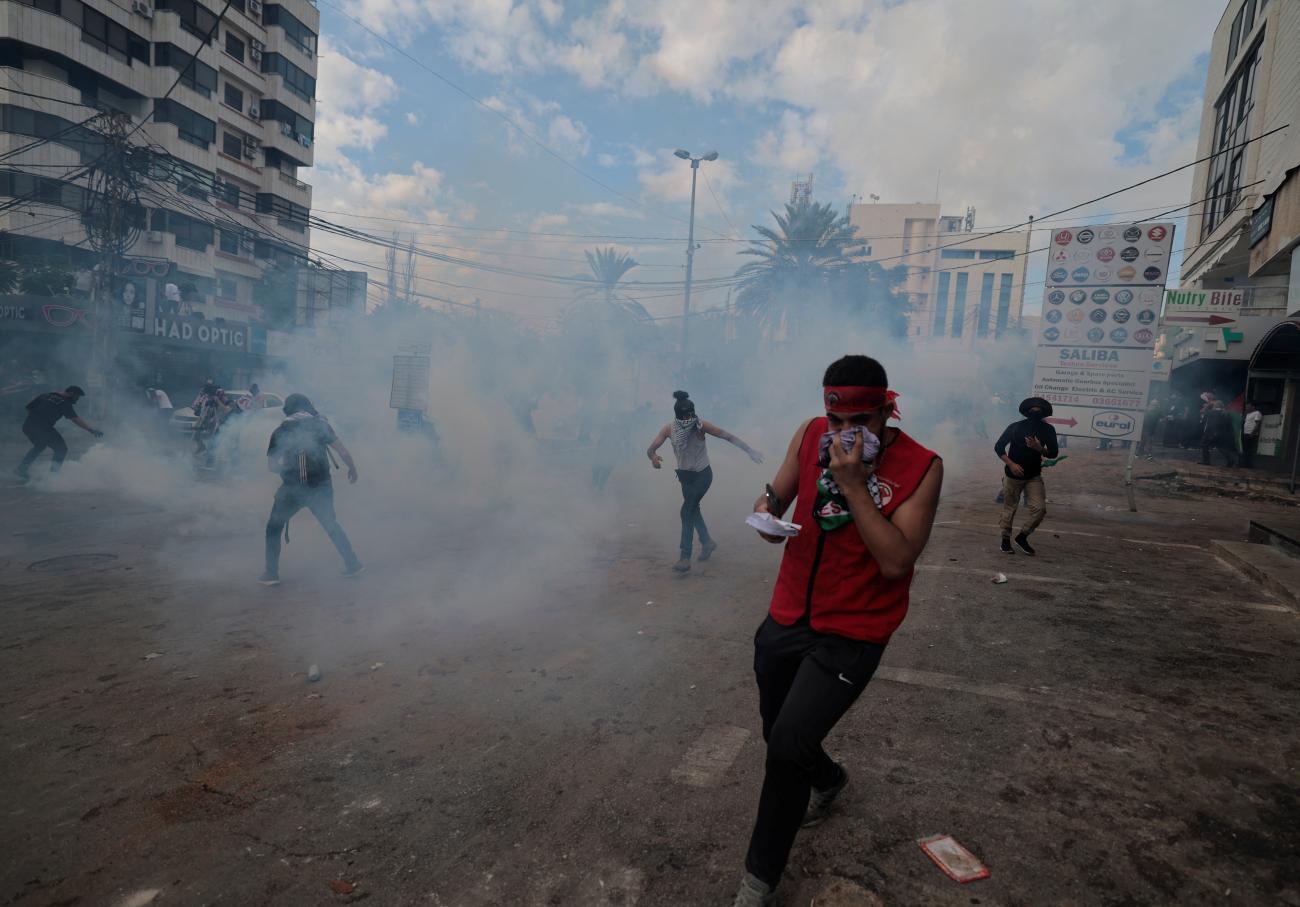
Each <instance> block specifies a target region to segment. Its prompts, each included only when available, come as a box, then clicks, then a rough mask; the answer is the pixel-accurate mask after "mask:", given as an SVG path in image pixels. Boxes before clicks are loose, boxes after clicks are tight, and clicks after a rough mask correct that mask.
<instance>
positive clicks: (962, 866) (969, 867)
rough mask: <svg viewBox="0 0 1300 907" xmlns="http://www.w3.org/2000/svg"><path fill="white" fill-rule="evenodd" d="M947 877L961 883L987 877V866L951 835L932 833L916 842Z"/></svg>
mask: <svg viewBox="0 0 1300 907" xmlns="http://www.w3.org/2000/svg"><path fill="white" fill-rule="evenodd" d="M916 843H917V844H919V845H921V850H923V851H925V855H926V856H927V857H929V858H930V859H931V860H934V864H935V865H936V866H938V867H939V868H940V869H942V870H943V871H944V873H946V874H947V876H948V878H950V879H952V880H953V881H955V882H961V883H962V884H963V885H964V884H965V883H967V882H975V881H978V880H979V879H987V878H988V877H989V870H988V867H987V866H985V865H984V864H983V863H981V862H980V861H979V858H978V857H976V856H975V854H973V853H971V852H970V851H969V850H967V849H966V848H965V847H962V846H961V845H960V844H958V843H957V840H956V839H955V838H954V837H953V836H952V835H934V836H932V837H929V838H921V839H920V840H919V841H917V842H916Z"/></svg>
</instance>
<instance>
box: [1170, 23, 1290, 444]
mask: <svg viewBox="0 0 1300 907" xmlns="http://www.w3.org/2000/svg"><path fill="white" fill-rule="evenodd" d="M1279 127H1288V128H1285V129H1282V130H1281V131H1275V130H1278V129H1279ZM1298 129H1300V3H1296V2H1291V0H1229V2H1228V3H1227V4H1226V6H1225V7H1224V11H1223V16H1222V18H1221V19H1220V20H1219V23H1218V26H1217V27H1216V28H1215V31H1214V36H1213V39H1212V41H1211V44H1210V61H1209V71H1208V73H1207V75H1206V82H1205V97H1204V101H1203V107H1202V113H1201V129H1200V139H1199V143H1198V147H1197V154H1196V157H1197V158H1208V160H1207V161H1205V162H1204V163H1201V164H1198V165H1197V166H1196V168H1195V171H1194V174H1193V177H1192V192H1191V203H1192V204H1191V208H1190V216H1189V217H1188V223H1187V231H1186V236H1185V239H1184V248H1183V266H1182V275H1181V279H1180V281H1179V282H1180V284H1181V285H1182V286H1184V287H1198V288H1201V289H1213V290H1236V291H1240V298H1241V299H1242V305H1241V311H1240V314H1239V315H1238V316H1237V320H1236V322H1235V323H1234V324H1231V325H1229V326H1228V327H1227V328H1223V327H1217V326H1216V327H1214V328H1189V327H1181V328H1177V329H1176V330H1173V331H1171V334H1172V336H1171V347H1172V349H1173V351H1174V353H1173V356H1172V364H1173V372H1172V375H1171V383H1172V386H1173V387H1174V389H1176V390H1178V389H1181V390H1184V391H1186V392H1188V393H1197V392H1200V391H1204V390H1214V391H1216V392H1218V393H1219V394H1220V395H1222V396H1225V397H1228V398H1229V399H1231V398H1233V397H1236V396H1238V395H1240V394H1243V393H1244V394H1245V395H1246V396H1248V397H1250V398H1251V399H1253V400H1254V402H1256V403H1257V404H1258V405H1259V407H1260V409H1261V410H1262V411H1263V412H1264V413H1265V414H1266V428H1267V433H1268V439H1267V442H1266V443H1261V446H1260V454H1261V460H1267V459H1269V458H1270V457H1274V458H1276V461H1277V462H1279V463H1280V462H1282V461H1283V460H1285V461H1286V462H1288V463H1289V462H1290V460H1289V459H1288V458H1289V457H1291V456H1292V455H1293V454H1294V452H1295V450H1296V446H1297V443H1300V251H1298V250H1300V177H1297V171H1298V170H1300V134H1298V133H1297V130H1298ZM1269 133H1272V134H1271V135H1270V134H1269Z"/></svg>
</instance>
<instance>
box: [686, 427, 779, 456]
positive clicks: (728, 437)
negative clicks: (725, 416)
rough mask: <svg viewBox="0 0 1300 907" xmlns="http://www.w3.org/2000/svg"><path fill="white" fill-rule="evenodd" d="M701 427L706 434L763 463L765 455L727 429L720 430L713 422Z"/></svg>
mask: <svg viewBox="0 0 1300 907" xmlns="http://www.w3.org/2000/svg"><path fill="white" fill-rule="evenodd" d="M700 427H701V428H702V429H704V433H705V434H709V435H713V437H715V438H721V439H722V440H724V441H726V442H727V443H728V444H734V445H736V446H737V447H739V448H740V449H741V450H743V451H744V452H745V453H747V454H749V458H750V459H751V460H753V461H754V462H755V463H762V462H763V455H762V454H761V453H759V452H758V451H756V450H754V448H752V447H750V446H749V445H748V444H746V443H745V442H744V441H742V440H741V439H740V438H737V437H736V436H735V435H733V434H732V433H731V432H729V431H727V430H726V429H725V428H719V427H718V426H716V425H714V424H713V423H712V422H701V423H700Z"/></svg>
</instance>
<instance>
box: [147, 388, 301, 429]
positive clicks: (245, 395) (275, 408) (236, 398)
mask: <svg viewBox="0 0 1300 907" xmlns="http://www.w3.org/2000/svg"><path fill="white" fill-rule="evenodd" d="M252 396H253V395H252V394H251V393H249V392H248V391H246V390H241V391H226V398H227V399H229V400H230V401H231V402H232V403H234V404H235V405H236V406H239V405H240V403H241V401H247V400H250V399H252ZM262 397H263V398H264V399H265V400H266V406H265V407H264V408H263V409H261V410H257V411H254V415H256V416H258V417H259V418H260V417H262V416H263V415H264V414H265V415H269V416H272V417H274V418H275V419H277V420H278V419H280V418H281V410H283V409H284V398H283V397H281V396H280V395H279V394H272V393H268V392H266V391H263V392H262ZM241 408H242V407H241ZM197 420H198V416H197V415H196V414H195V412H194V407H192V406H180V407H177V408H176V409H175V410H173V411H172V415H171V419H169V420H168V423H169V424H170V425H171V427H172V428H173V429H174V430H176V431H179V432H185V433H191V432H193V431H194V423H195V422H196V421H197Z"/></svg>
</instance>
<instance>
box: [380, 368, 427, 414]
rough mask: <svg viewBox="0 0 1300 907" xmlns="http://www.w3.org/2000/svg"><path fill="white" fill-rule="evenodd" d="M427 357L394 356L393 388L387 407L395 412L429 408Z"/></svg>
mask: <svg viewBox="0 0 1300 907" xmlns="http://www.w3.org/2000/svg"><path fill="white" fill-rule="evenodd" d="M430 364H431V363H430V361H429V357H428V356H394V357H393V386H392V390H391V391H390V393H389V395H388V405H389V407H390V408H392V409H397V410H419V411H421V412H423V411H424V410H426V409H428V406H429V368H430Z"/></svg>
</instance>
